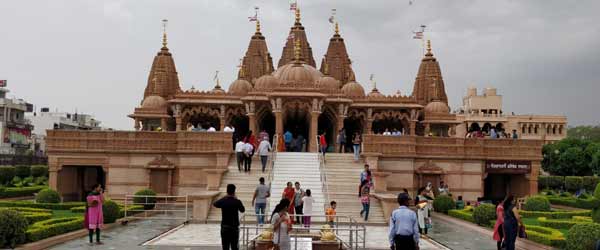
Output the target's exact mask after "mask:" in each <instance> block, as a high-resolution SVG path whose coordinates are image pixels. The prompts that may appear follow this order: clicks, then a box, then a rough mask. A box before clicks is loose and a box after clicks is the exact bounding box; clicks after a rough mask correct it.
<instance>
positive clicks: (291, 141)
mask: <svg viewBox="0 0 600 250" xmlns="http://www.w3.org/2000/svg"><path fill="white" fill-rule="evenodd" d="M283 142H284V145H285V151H286V152H305V151H306V138H304V136H303V135H302V134H300V133H296V134H293V133H292V132H291V131H289V130H286V131H285V133H283Z"/></svg>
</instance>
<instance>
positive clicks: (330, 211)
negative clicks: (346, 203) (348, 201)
mask: <svg viewBox="0 0 600 250" xmlns="http://www.w3.org/2000/svg"><path fill="white" fill-rule="evenodd" d="M336 208H337V202H335V201H331V202H330V203H329V207H328V208H327V209H326V210H325V217H326V219H327V224H328V225H329V226H331V227H334V226H335V218H336V215H337V212H336V211H335V209H336Z"/></svg>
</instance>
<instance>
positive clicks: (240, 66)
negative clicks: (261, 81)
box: [238, 58, 246, 79]
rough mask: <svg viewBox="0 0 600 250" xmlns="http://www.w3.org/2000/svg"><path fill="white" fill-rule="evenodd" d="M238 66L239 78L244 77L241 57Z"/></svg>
mask: <svg viewBox="0 0 600 250" xmlns="http://www.w3.org/2000/svg"><path fill="white" fill-rule="evenodd" d="M238 67H239V68H240V74H239V78H240V79H243V78H244V77H246V72H244V60H243V59H241V58H240V65H239V66H238Z"/></svg>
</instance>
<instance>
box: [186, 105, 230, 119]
mask: <svg viewBox="0 0 600 250" xmlns="http://www.w3.org/2000/svg"><path fill="white" fill-rule="evenodd" d="M220 113H221V112H220V110H219V109H217V108H211V107H206V106H194V107H191V108H185V109H184V110H183V112H181V115H182V116H183V117H184V118H189V117H190V116H194V115H197V114H204V115H208V116H216V117H219V115H220Z"/></svg>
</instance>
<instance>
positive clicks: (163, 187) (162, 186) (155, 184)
mask: <svg viewBox="0 0 600 250" xmlns="http://www.w3.org/2000/svg"><path fill="white" fill-rule="evenodd" d="M169 171H171V170H166V169H151V170H150V188H151V189H152V190H154V192H156V193H157V194H159V195H170V192H169V189H170V188H169V187H170V185H171V182H170V178H169V177H170V173H169Z"/></svg>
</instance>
